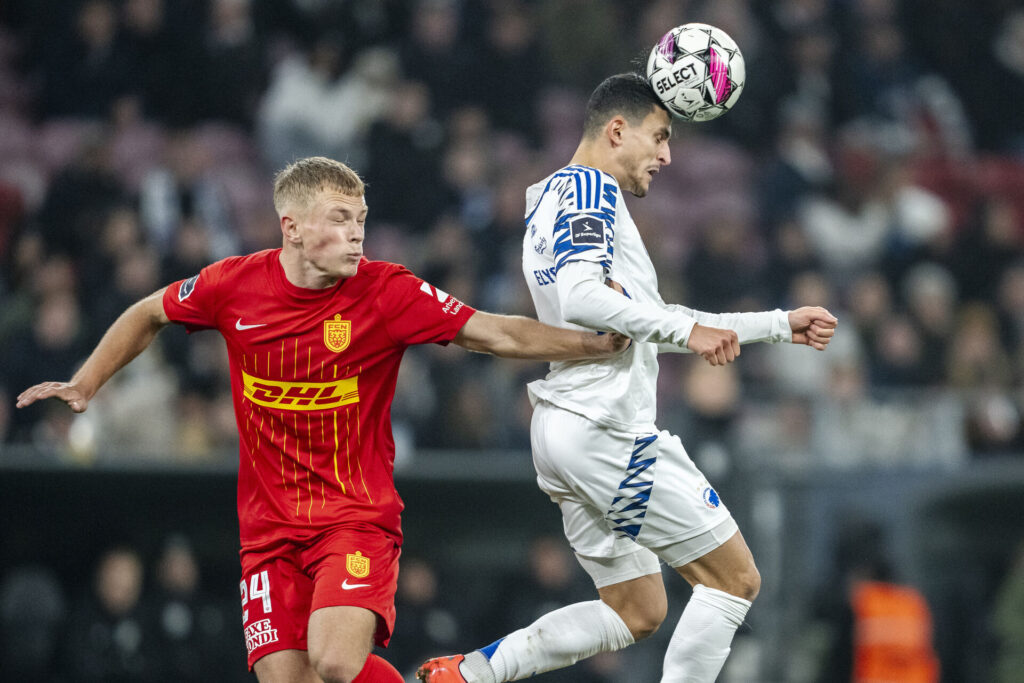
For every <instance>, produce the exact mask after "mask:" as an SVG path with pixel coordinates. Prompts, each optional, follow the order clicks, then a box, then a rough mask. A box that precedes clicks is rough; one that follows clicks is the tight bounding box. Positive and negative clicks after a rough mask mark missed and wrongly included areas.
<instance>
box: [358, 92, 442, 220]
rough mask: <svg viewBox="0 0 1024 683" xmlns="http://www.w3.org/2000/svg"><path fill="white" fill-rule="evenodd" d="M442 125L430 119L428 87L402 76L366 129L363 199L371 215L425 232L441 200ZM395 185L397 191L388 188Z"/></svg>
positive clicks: (436, 215)
mask: <svg viewBox="0 0 1024 683" xmlns="http://www.w3.org/2000/svg"><path fill="white" fill-rule="evenodd" d="M444 137H445V136H444V129H443V128H442V126H441V124H440V123H439V122H438V121H437V120H436V119H435V118H434V114H433V103H432V100H431V96H430V90H429V88H428V87H427V86H426V85H425V84H423V83H420V82H416V81H404V82H402V83H399V84H397V85H396V86H395V91H394V97H393V98H392V105H391V106H390V107H389V108H388V109H387V111H386V112H384V115H383V116H382V117H381V118H380V119H379V120H377V121H375V122H374V123H373V124H372V126H371V127H370V130H369V136H368V143H367V156H368V157H369V161H368V163H369V167H368V170H367V174H366V175H367V201H369V202H372V203H373V206H374V207H375V208H374V212H373V213H374V220H375V221H378V220H379V221H384V222H393V223H395V224H397V225H399V226H401V227H402V228H404V229H406V230H411V231H413V232H416V233H426V232H427V231H428V230H429V229H430V227H431V226H432V225H433V224H434V221H435V220H436V219H437V217H438V216H439V215H440V213H441V211H442V210H443V209H444V208H445V205H446V196H445V191H444V185H443V184H442V181H441V164H440V162H439V159H440V157H441V154H442V151H443V149H444V142H445V139H444ZM396 187H400V188H402V192H393V191H391V189H392V188H396Z"/></svg>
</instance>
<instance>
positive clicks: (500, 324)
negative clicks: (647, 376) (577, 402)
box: [454, 311, 629, 361]
mask: <svg viewBox="0 0 1024 683" xmlns="http://www.w3.org/2000/svg"><path fill="white" fill-rule="evenodd" d="M454 341H455V343H456V344H458V345H459V346H461V347H463V348H466V349H469V350H470V351H480V352H483V353H492V354H494V355H495V356H501V357H502V358H527V359H531V360H547V361H555V360H583V359H586V358H605V357H607V356H613V355H615V354H617V353H620V352H621V351H622V350H623V349H625V348H626V347H627V346H629V339H627V338H626V337H623V336H622V335H619V334H614V333H611V334H597V333H595V332H580V331H577V330H566V329H562V328H560V327H552V326H551V325H545V324H544V323H542V322H540V321H538V320H534V319H533V318H524V317H522V316H518V315H496V314H494V313H485V312H483V311H477V312H476V313H474V314H473V315H472V317H470V319H469V320H467V321H466V324H465V325H463V327H462V329H461V330H459V333H458V335H456V336H455V340H454Z"/></svg>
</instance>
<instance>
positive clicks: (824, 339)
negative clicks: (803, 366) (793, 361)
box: [789, 306, 839, 351]
mask: <svg viewBox="0 0 1024 683" xmlns="http://www.w3.org/2000/svg"><path fill="white" fill-rule="evenodd" d="M837 324H839V320H838V319H836V317H835V316H834V315H832V314H831V313H829V312H828V311H827V310H825V309H824V308H822V307H821V306H804V307H802V308H798V309H796V310H795V311H790V312H789V327H790V329H792V330H793V343H794V344H804V345H806V346H810V347H811V348H814V349H817V350H818V351H824V350H825V347H826V346H828V343H829V342H830V341H832V337H833V336H834V335H835V333H836V325H837Z"/></svg>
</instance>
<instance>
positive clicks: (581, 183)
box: [552, 166, 619, 273]
mask: <svg viewBox="0 0 1024 683" xmlns="http://www.w3.org/2000/svg"><path fill="white" fill-rule="evenodd" d="M564 174H565V175H564V176H562V177H561V178H559V188H558V209H557V213H556V214H555V225H554V230H553V234H552V238H553V242H552V252H553V256H554V260H555V272H556V273H557V272H558V271H559V270H560V269H561V268H562V266H564V265H565V264H567V263H572V262H573V261H588V262H590V263H596V264H598V265H600V266H601V267H602V268H604V269H605V270H606V271H607V270H610V269H611V264H612V256H613V254H614V243H615V205H616V203H617V200H618V190H619V188H618V186H617V185H616V184H615V183H614V182H613V181H611V180H610V179H609V178H608V177H606V176H605V175H604V174H603V173H601V172H600V171H598V170H597V169H594V168H589V167H587V166H570V167H569V168H567V169H566V170H565V171H564Z"/></svg>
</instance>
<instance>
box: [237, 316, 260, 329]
mask: <svg viewBox="0 0 1024 683" xmlns="http://www.w3.org/2000/svg"><path fill="white" fill-rule="evenodd" d="M266 324H267V323H256V324H255V325H243V324H242V319H241V318H239V319H238V320H237V321H236V322H235V329H236V330H251V329H252V328H254V327H264V326H265V325H266Z"/></svg>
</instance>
